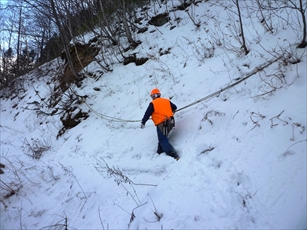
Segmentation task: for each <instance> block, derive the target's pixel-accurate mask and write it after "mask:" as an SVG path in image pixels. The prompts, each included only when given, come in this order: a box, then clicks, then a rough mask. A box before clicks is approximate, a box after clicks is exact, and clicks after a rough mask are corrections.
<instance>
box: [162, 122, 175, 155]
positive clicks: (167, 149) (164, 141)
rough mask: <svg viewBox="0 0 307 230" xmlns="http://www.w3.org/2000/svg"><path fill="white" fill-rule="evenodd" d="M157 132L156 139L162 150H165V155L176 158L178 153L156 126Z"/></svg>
mask: <svg viewBox="0 0 307 230" xmlns="http://www.w3.org/2000/svg"><path fill="white" fill-rule="evenodd" d="M157 134H158V140H159V145H160V146H161V148H162V149H163V152H165V153H166V154H167V155H169V156H171V157H174V158H177V157H178V155H177V153H176V151H175V149H174V148H173V146H172V145H171V144H170V143H169V141H168V138H167V136H165V135H164V134H163V133H162V131H161V129H160V128H159V127H158V126H157Z"/></svg>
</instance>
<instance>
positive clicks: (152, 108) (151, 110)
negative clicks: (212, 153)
mask: <svg viewBox="0 0 307 230" xmlns="http://www.w3.org/2000/svg"><path fill="white" fill-rule="evenodd" d="M153 112H154V107H153V104H152V103H151V102H150V103H149V105H148V107H147V109H146V112H145V114H144V117H143V119H142V124H144V125H145V123H146V121H148V119H149V117H150V116H151V114H152V113H153Z"/></svg>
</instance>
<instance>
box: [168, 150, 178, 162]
mask: <svg viewBox="0 0 307 230" xmlns="http://www.w3.org/2000/svg"><path fill="white" fill-rule="evenodd" d="M166 154H167V155H169V156H171V157H174V158H175V159H176V160H177V161H178V160H179V156H178V154H177V153H176V151H175V150H173V151H172V152H168V153H166Z"/></svg>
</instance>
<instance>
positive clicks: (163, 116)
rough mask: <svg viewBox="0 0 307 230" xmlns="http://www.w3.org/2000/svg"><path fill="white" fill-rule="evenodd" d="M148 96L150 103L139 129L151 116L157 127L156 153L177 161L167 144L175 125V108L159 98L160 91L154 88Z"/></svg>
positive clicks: (167, 101)
mask: <svg viewBox="0 0 307 230" xmlns="http://www.w3.org/2000/svg"><path fill="white" fill-rule="evenodd" d="M150 96H151V98H152V102H150V103H149V105H148V107H147V110H146V112H145V114H144V117H143V119H142V122H141V128H142V129H143V128H144V127H145V123H146V122H147V120H148V119H149V117H150V116H151V119H152V121H153V122H154V124H155V126H156V127H157V134H158V140H159V143H158V149H157V153H158V154H161V153H163V152H165V153H166V154H167V155H169V156H171V157H174V158H175V159H176V160H179V156H178V154H177V153H176V151H175V149H174V148H173V146H172V145H171V144H170V143H169V140H168V137H167V136H168V134H169V133H170V131H171V130H172V128H173V127H174V125H175V120H174V117H173V115H174V112H175V110H176V109H177V106H176V105H175V104H173V103H172V102H171V101H170V100H169V99H166V98H161V93H160V90H159V89H157V88H155V89H153V90H152V91H151V93H150Z"/></svg>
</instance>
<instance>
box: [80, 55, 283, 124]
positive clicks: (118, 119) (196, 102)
mask: <svg viewBox="0 0 307 230" xmlns="http://www.w3.org/2000/svg"><path fill="white" fill-rule="evenodd" d="M282 57H283V56H279V57H277V58H275V59H274V60H272V61H270V62H268V63H267V64H265V65H262V66H260V67H256V68H255V69H254V70H253V71H252V72H251V73H249V74H247V75H246V76H245V77H244V78H242V79H239V80H238V81H237V82H235V83H233V84H231V85H228V86H226V87H225V88H222V89H220V90H218V91H216V92H214V93H211V94H210V95H207V96H205V97H203V98H201V99H199V100H197V101H195V102H193V103H191V104H188V105H186V106H184V107H182V108H180V109H177V110H176V111H175V112H178V111H181V110H183V109H186V108H188V107H191V106H193V105H196V104H198V103H200V102H202V101H205V100H208V99H209V98H211V97H214V96H215V95H219V94H220V93H222V92H224V91H226V90H227V89H230V88H232V87H234V86H236V85H238V84H240V83H241V82H242V81H245V80H246V79H248V78H249V77H251V76H252V75H254V74H256V73H257V72H258V71H261V70H263V69H265V68H266V67H268V66H270V65H271V64H273V63H274V62H276V61H278V60H279V59H281V58H282ZM81 99H82V102H83V103H85V104H86V105H87V106H88V107H89V109H90V110H91V111H92V112H93V113H95V114H96V115H97V116H99V117H101V118H103V119H106V120H109V121H115V122H141V120H125V119H120V118H116V117H111V116H107V115H104V114H101V113H98V112H97V111H95V110H94V109H93V108H92V107H91V106H90V105H89V104H88V103H87V102H86V101H85V98H84V97H81Z"/></svg>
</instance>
